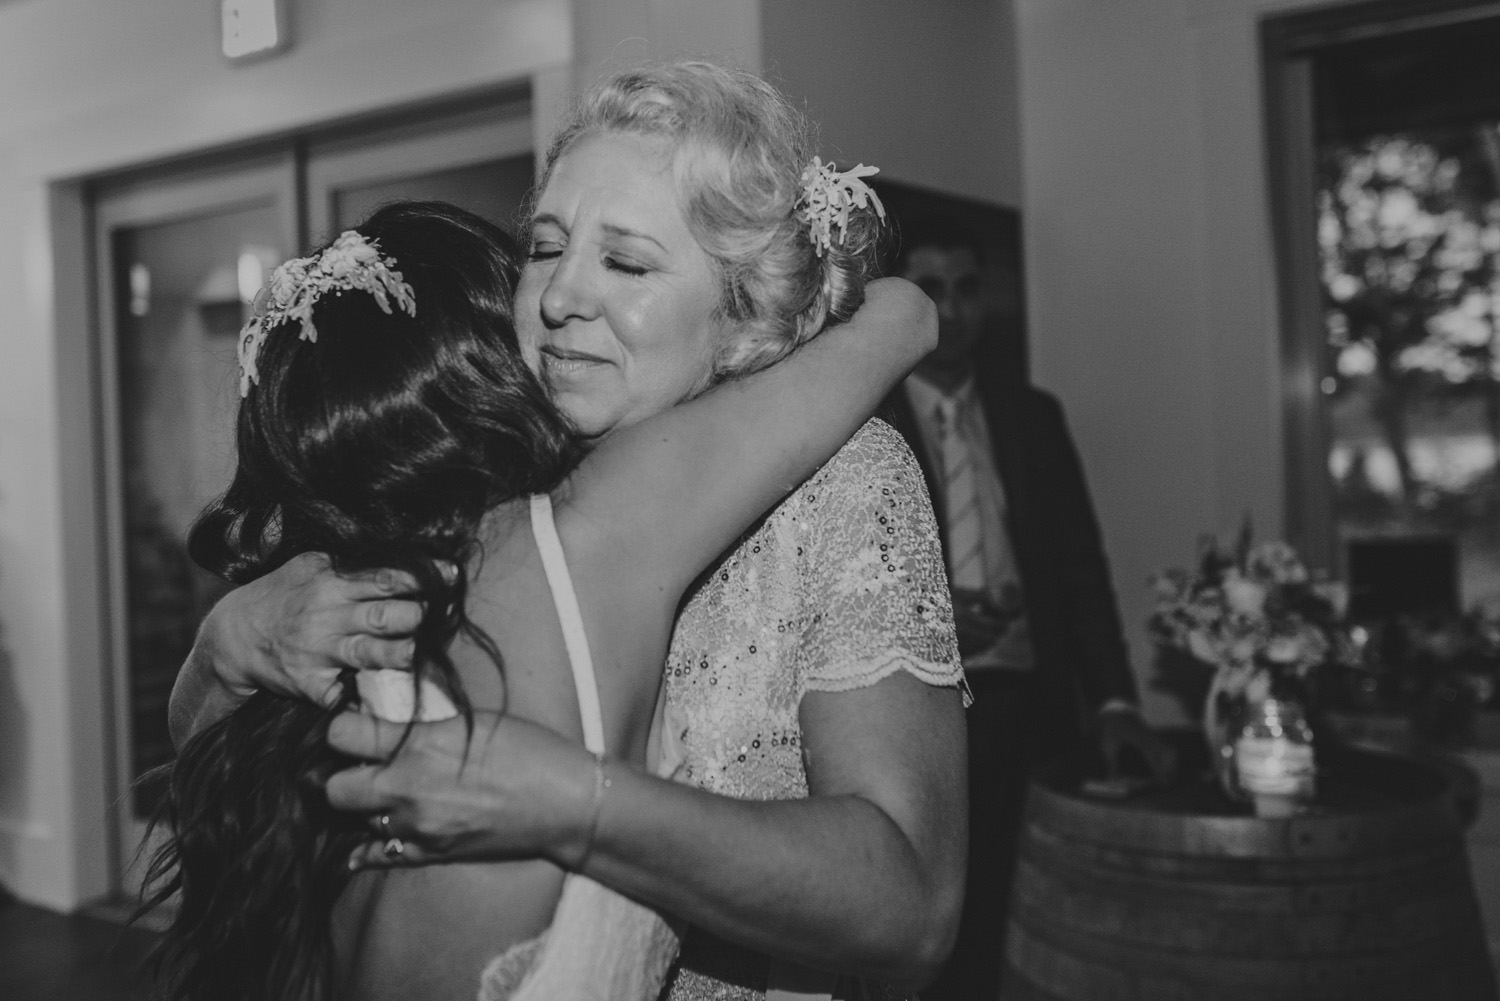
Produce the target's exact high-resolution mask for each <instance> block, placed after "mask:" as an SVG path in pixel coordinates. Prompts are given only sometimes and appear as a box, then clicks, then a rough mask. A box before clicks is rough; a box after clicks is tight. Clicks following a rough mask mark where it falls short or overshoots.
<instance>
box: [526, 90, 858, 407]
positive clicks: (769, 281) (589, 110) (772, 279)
mask: <svg viewBox="0 0 1500 1001" xmlns="http://www.w3.org/2000/svg"><path fill="white" fill-rule="evenodd" d="M606 132H625V133H632V134H636V135H643V136H649V137H655V138H660V139H663V140H665V141H666V142H667V143H668V144H669V146H670V149H671V151H672V159H673V164H672V168H673V177H674V180H675V182H676V185H677V190H678V192H679V194H680V197H681V199H682V205H683V210H684V215H685V216H686V219H687V223H688V227H689V229H690V230H691V232H692V233H693V236H694V237H695V238H696V239H697V241H698V243H699V244H700V245H701V246H702V247H703V249H704V250H705V251H707V253H708V255H709V256H710V257H711V258H712V259H713V261H714V264H715V266H716V269H717V271H718V275H719V281H720V296H719V313H720V315H721V316H722V317H723V318H724V319H726V320H728V321H729V322H730V323H731V324H733V325H734V327H735V331H736V332H735V335H734V336H732V337H729V338H727V339H726V342H725V343H724V344H723V345H722V346H721V347H720V349H719V351H718V353H717V355H716V356H715V359H714V364H713V371H712V374H711V381H715V382H717V381H722V380H724V379H730V378H734V377H735V376H739V375H745V374H747V373H750V372H754V371H756V370H758V369H762V368H765V367H766V366H768V365H771V364H773V363H775V362H777V361H779V360H780V359H782V358H784V357H786V355H788V354H789V353H791V352H792V351H793V350H795V349H796V348H797V347H798V346H799V345H801V344H804V343H806V342H807V341H809V340H811V339H812V338H813V337H815V336H816V335H817V334H818V333H819V332H820V331H822V330H823V329H824V328H825V327H826V326H828V325H830V324H833V323H838V322H841V321H844V320H847V319H849V317H851V316H853V315H854V312H855V310H857V309H858V308H859V306H860V304H861V303H862V302H863V301H864V289H865V283H866V282H867V281H869V280H870V279H871V278H873V277H875V275H876V269H877V258H878V254H879V249H880V246H879V241H880V238H881V233H882V230H881V221H880V219H879V218H878V217H877V216H876V214H875V212H874V211H872V210H870V209H863V210H858V211H855V212H853V213H851V215H850V220H849V226H848V228H847V230H846V231H845V232H844V233H843V239H842V241H840V240H835V241H834V242H833V244H832V246H831V247H829V249H828V250H827V252H825V253H824V254H822V255H821V256H820V255H819V254H818V253H817V252H816V251H815V249H814V246H813V242H812V240H811V238H810V236H809V233H808V228H807V225H806V224H805V223H804V222H803V221H802V220H800V219H799V218H798V215H797V212H796V207H797V200H798V198H799V197H800V196H801V194H802V182H801V176H802V171H803V170H804V168H806V167H807V165H808V164H809V163H811V162H812V158H813V156H814V154H815V153H816V152H817V127H816V126H815V125H814V124H813V122H812V121H811V120H809V119H808V118H807V116H806V115H804V114H803V113H802V112H800V111H798V110H797V109H796V108H795V107H793V106H792V104H791V102H790V101H789V100H787V98H786V96H785V95H783V94H782V93H781V92H780V91H778V90H777V89H776V88H775V87H773V86H771V85H770V84H768V83H766V82H765V81H764V80H762V79H761V78H760V77H758V76H756V75H755V74H753V73H748V72H744V71H741V70H735V69H730V68H727V67H724V66H719V65H716V64H714V63H708V62H701V61H682V62H672V63H664V64H661V65H655V66H647V67H643V68H636V69H631V70H626V71H624V72H622V73H618V74H616V75H614V76H612V77H609V78H607V79H605V80H603V81H601V82H600V83H598V84H596V85H595V86H594V87H592V88H591V89H590V90H589V91H588V92H587V93H586V94H584V95H583V96H582V97H581V98H580V99H579V100H578V101H577V103H576V104H575V105H574V107H573V109H572V112H571V114H570V115H569V116H568V117H567V118H566V119H565V120H564V122H563V124H562V126H561V128H560V129H559V131H558V133H557V135H556V136H555V138H554V139H553V141H552V145H551V146H550V147H549V148H548V150H547V159H546V170H545V173H544V174H543V178H542V184H541V187H542V188H545V187H546V184H547V181H548V180H549V179H550V178H551V176H552V171H553V168H554V167H555V166H556V165H557V162H558V160H559V159H561V158H562V157H563V156H564V155H565V154H567V153H568V152H569V151H570V150H571V149H573V147H574V146H576V145H577V144H578V143H579V142H580V141H581V140H583V139H586V138H588V137H589V136H593V135H598V134H600V133H606Z"/></svg>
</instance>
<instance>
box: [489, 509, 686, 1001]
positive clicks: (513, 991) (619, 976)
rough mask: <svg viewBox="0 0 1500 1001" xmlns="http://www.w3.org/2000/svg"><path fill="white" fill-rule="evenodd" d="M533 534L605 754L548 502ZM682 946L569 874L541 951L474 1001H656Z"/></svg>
mask: <svg viewBox="0 0 1500 1001" xmlns="http://www.w3.org/2000/svg"><path fill="white" fill-rule="evenodd" d="M531 530H532V534H533V535H535V537H536V545H537V549H538V551H539V552H540V553H541V554H542V568H543V569H544V570H545V571H546V573H547V584H548V586H549V587H551V589H552V601H553V604H554V605H556V606H557V618H558V621H559V622H561V623H562V632H563V642H564V643H565V644H567V650H568V661H569V663H570V664H571V665H572V667H573V686H574V687H575V688H576V689H578V713H579V715H580V716H581V717H582V718H583V742H584V744H585V745H586V746H587V747H588V749H589V750H591V751H593V752H595V753H597V754H602V753H604V718H603V713H602V712H601V711H600V707H599V689H598V687H597V686H596V684H595V679H594V660H593V658H592V657H591V656H590V654H589V642H588V637H587V636H585V635H584V631H583V615H582V613H581V612H580V611H579V610H578V596H577V595H576V594H575V593H574V591H573V580H572V577H571V575H570V574H569V573H568V562H567V560H566V559H564V558H563V549H562V542H561V540H560V539H558V537H557V526H556V525H555V524H554V523H553V519H552V500H551V498H549V497H546V496H536V497H533V498H531ZM680 940H681V933H680V932H679V930H678V929H676V928H674V927H673V926H672V924H670V923H669V922H668V921H667V920H666V919H665V918H664V917H662V916H661V915H660V914H658V913H657V912H656V911H653V910H651V909H650V908H648V907H646V906H644V905H642V904H638V903H636V902H635V901H634V900H631V899H630V898H629V897H625V896H622V895H620V894H618V893H616V892H615V891H613V890H611V889H609V888H608V887H606V886H603V885H602V884H600V883H596V882H594V881H593V880H591V879H589V878H588V877H587V876H582V875H579V874H578V873H569V874H568V875H567V877H566V878H565V879H564V880H563V889H562V896H561V897H560V898H559V899H558V902H557V910H556V911H555V912H554V913H553V915H552V924H551V926H550V927H549V928H548V930H547V932H546V934H545V936H544V937H543V939H542V941H541V943H540V944H538V943H537V942H536V941H535V940H533V941H531V942H525V943H522V944H521V945H519V946H516V947H513V948H512V949H510V950H508V951H507V952H505V953H502V954H501V955H499V956H497V957H495V959H493V960H492V961H491V962H490V963H489V965H488V966H487V967H486V968H485V970H484V972H483V974H482V975H481V976H480V983H479V995H478V1001H656V999H657V998H658V996H659V995H660V994H661V989H662V984H664V983H665V982H666V979H667V972H668V971H669V970H670V969H671V968H672V961H673V960H674V959H676V958H677V947H678V944H679V941H680Z"/></svg>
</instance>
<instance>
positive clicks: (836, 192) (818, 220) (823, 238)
mask: <svg viewBox="0 0 1500 1001" xmlns="http://www.w3.org/2000/svg"><path fill="white" fill-rule="evenodd" d="M878 173H880V168H879V167H866V166H865V165H864V164H862V163H861V164H858V165H856V166H855V167H853V168H851V169H849V170H846V171H843V172H842V173H840V172H839V171H838V170H836V169H835V168H834V165H833V161H831V160H830V161H829V162H828V163H824V162H823V160H822V158H821V157H816V156H815V157H813V159H812V163H810V164H808V165H807V166H806V167H805V168H803V171H802V196H801V197H800V198H798V199H797V209H796V211H797V217H798V218H799V219H801V220H802V221H803V222H804V223H806V224H807V228H808V235H809V238H810V239H811V240H812V245H813V250H814V251H816V253H817V255H818V256H819V257H822V256H823V252H824V251H825V250H828V249H829V248H830V247H832V246H833V228H834V227H835V226H837V227H838V230H839V237H838V238H839V243H843V242H844V234H845V233H847V232H848V230H849V212H850V211H851V210H853V209H856V208H860V209H862V208H868V207H870V206H872V205H873V206H874V208H875V214H876V215H878V216H879V217H880V218H881V219H882V220H884V219H885V206H884V205H882V204H880V196H879V195H877V194H875V192H874V190H873V189H872V188H871V187H870V186H869V185H868V184H866V183H865V182H864V180H863V178H866V177H870V176H873V175H875V174H878Z"/></svg>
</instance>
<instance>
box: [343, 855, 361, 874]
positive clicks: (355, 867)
mask: <svg viewBox="0 0 1500 1001" xmlns="http://www.w3.org/2000/svg"><path fill="white" fill-rule="evenodd" d="M345 864H346V865H347V866H348V867H349V871H350V872H359V869H360V865H359V856H358V855H350V856H349V861H348V862H346V863H345Z"/></svg>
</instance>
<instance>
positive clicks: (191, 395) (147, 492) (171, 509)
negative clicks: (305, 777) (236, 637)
mask: <svg viewBox="0 0 1500 1001" xmlns="http://www.w3.org/2000/svg"><path fill="white" fill-rule="evenodd" d="M95 210H96V239H97V241H98V258H97V259H98V260H99V261H100V262H103V264H104V266H102V267H101V269H100V288H99V302H100V306H101V309H100V321H101V328H102V334H103V336H102V337H101V348H102V351H101V353H102V356H103V357H102V362H103V364H102V373H103V378H102V380H101V383H102V391H103V394H104V397H105V398H104V400H103V407H102V408H101V413H102V414H103V415H104V421H103V423H104V427H103V429H102V430H103V435H104V439H105V440H104V446H105V447H104V449H103V453H104V457H105V458H104V462H105V483H106V492H107V496H106V511H107V517H106V522H107V525H108V539H109V545H108V553H109V559H110V566H109V584H110V587H109V592H110V596H111V601H110V626H111V628H110V633H111V640H112V649H113V651H114V656H113V657H112V658H111V661H112V674H113V676H112V678H111V682H112V685H111V688H112V691H113V693H114V698H113V701H114V712H113V720H114V726H115V733H116V739H115V746H116V754H115V760H116V768H115V789H116V795H115V802H116V810H117V822H118V831H119V839H118V842H119V843H118V848H119V852H120V863H121V864H120V866H119V871H120V873H121V876H122V883H123V888H124V889H125V890H126V891H127V892H133V891H135V890H136V889H138V887H139V880H140V876H141V872H142V865H141V863H142V859H141V858H139V857H138V856H139V855H140V853H139V852H138V847H139V846H141V844H142V838H143V836H144V834H145V830H146V824H147V822H148V821H149V820H150V818H151V816H152V814H153V812H154V811H155V809H156V807H157V804H158V802H159V798H160V795H161V786H160V783H153V782H151V781H150V780H149V776H150V773H151V771H152V769H154V768H156V767H158V766H160V765H164V764H166V763H168V762H170V761H171V759H172V745H171V740H170V739H169V737H168V734H167V717H166V708H167V697H168V695H169V694H170V692H171V690H172V682H173V679H174V678H175V677H176V674H177V669H178V667H179V666H180V665H181V664H182V662H183V659H184V658H185V657H186V656H187V653H188V650H189V649H190V648H191V646H192V642H193V635H194V633H195V631H196V629H197V626H198V622H199V621H200V619H201V618H202V616H203V613H204V612H206V611H207V610H208V608H209V607H210V606H211V605H212V604H213V602H214V601H216V600H217V599H218V597H219V595H220V594H221V593H222V585H221V584H220V583H219V582H218V581H217V580H216V579H215V578H214V577H212V576H210V575H209V574H207V573H205V572H204V571H202V570H200V569H199V568H198V567H197V566H195V565H194V564H193V562H192V561H191V560H190V559H189V558H188V555H187V541H186V540H187V532H188V529H189V527H190V526H191V525H192V523H193V519H194V518H195V517H196V516H197V514H198V512H199V511H200V510H202V508H203V507H204V505H206V504H207V503H208V502H209V501H211V500H212V499H213V498H214V497H216V496H217V495H218V494H219V493H221V492H222V491H223V490H224V488H225V487H227V486H228V485H229V479H230V476H231V475H232V473H233V471H234V417H235V408H236V404H237V403H238V402H239V395H238V376H237V368H236V360H235V341H236V335H237V334H238V332H239V328H240V325H241V324H242V323H243V322H244V320H245V319H246V317H247V311H248V309H249V302H250V301H251V299H252V298H253V297H254V295H255V293H256V291H257V290H258V289H259V288H260V285H261V283H262V281H263V280H264V278H265V276H266V274H267V273H268V272H269V270H270V269H271V268H273V267H275V265H276V264H277V263H278V262H279V261H281V260H283V259H284V258H286V257H287V256H289V255H290V253H291V251H292V248H293V247H294V245H295V239H296V238H295V234H296V185H295V172H294V169H293V161H292V158H291V157H290V156H289V155H285V154H283V155H280V156H276V157H271V158H268V159H266V160H264V161H262V162H259V163H251V164H242V165H238V166H234V167H226V168H222V169H218V170H213V171H208V172H205V173H201V174H198V175H196V176H193V175H188V176H177V177H173V178H168V179H161V180H155V181H150V180H148V181H146V182H141V183H133V184H117V185H114V186H105V187H102V189H101V191H100V194H99V197H98V199H97V201H96V207H95Z"/></svg>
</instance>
